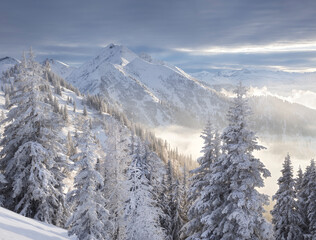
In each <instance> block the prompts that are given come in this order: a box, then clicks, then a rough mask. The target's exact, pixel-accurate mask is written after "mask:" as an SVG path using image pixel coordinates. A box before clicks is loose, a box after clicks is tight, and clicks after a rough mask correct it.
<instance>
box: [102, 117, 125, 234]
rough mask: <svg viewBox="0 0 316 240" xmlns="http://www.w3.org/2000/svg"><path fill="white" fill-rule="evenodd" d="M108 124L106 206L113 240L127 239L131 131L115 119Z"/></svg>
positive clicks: (105, 165) (104, 165)
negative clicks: (126, 216) (126, 219)
mask: <svg viewBox="0 0 316 240" xmlns="http://www.w3.org/2000/svg"><path fill="white" fill-rule="evenodd" d="M106 124H107V125H108V126H111V128H110V129H106V135H107V138H106V141H105V149H106V158H105V161H104V163H103V169H104V172H103V173H102V174H103V175H104V176H105V182H106V185H105V187H104V191H105V192H107V193H109V194H108V197H107V199H106V200H107V204H106V206H107V209H108V210H109V212H110V215H111V221H112V223H113V225H114V231H113V239H126V229H125V226H126V224H125V221H124V206H125V205H124V204H125V202H126V200H127V199H128V193H129V189H128V187H127V185H126V181H127V177H126V170H127V166H128V163H130V162H131V156H130V154H129V137H130V131H128V129H127V128H125V127H122V126H120V124H119V123H118V122H117V121H116V120H115V119H114V118H110V119H108V120H107V122H106Z"/></svg>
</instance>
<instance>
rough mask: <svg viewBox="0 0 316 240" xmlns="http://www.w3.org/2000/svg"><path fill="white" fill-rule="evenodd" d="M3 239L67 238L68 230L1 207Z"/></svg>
mask: <svg viewBox="0 0 316 240" xmlns="http://www.w3.org/2000/svg"><path fill="white" fill-rule="evenodd" d="M0 239H1V240H66V239H73V240H74V239H76V238H75V237H68V235H67V230H65V229H62V228H58V227H55V226H53V225H50V224H45V223H42V222H38V221H35V220H33V219H30V218H26V217H23V216H21V215H19V214H17V213H14V212H11V211H9V210H7V209H5V208H1V207H0Z"/></svg>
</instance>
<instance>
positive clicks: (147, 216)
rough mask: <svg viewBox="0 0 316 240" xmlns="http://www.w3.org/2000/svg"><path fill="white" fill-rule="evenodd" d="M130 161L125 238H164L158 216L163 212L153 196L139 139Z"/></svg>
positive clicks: (154, 239) (134, 239) (148, 172)
mask: <svg viewBox="0 0 316 240" xmlns="http://www.w3.org/2000/svg"><path fill="white" fill-rule="evenodd" d="M134 149H135V150H134V154H133V156H132V162H131V164H130V166H129V169H128V177H129V178H128V186H129V188H130V193H129V194H130V195H129V199H128V201H127V205H126V207H125V211H126V218H127V226H126V233H127V238H126V239H130V240H145V239H153V240H156V239H157V240H159V239H165V233H164V231H163V229H162V228H161V227H160V225H159V216H160V215H161V214H163V212H162V210H161V209H160V208H159V207H158V206H157V201H156V200H155V199H154V196H153V187H152V186H151V184H150V181H149V178H148V177H149V175H150V171H149V168H148V162H147V159H146V158H144V152H143V151H144V149H143V148H142V145H141V143H140V141H138V143H137V145H136V146H135V147H134Z"/></svg>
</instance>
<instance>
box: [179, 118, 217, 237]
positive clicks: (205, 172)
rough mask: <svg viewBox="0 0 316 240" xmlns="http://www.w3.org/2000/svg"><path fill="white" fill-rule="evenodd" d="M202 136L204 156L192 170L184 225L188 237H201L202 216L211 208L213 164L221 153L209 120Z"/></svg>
mask: <svg viewBox="0 0 316 240" xmlns="http://www.w3.org/2000/svg"><path fill="white" fill-rule="evenodd" d="M201 137H202V138H203V139H204V146H203V149H202V151H201V152H202V153H203V157H201V158H199V159H198V163H199V165H200V166H199V167H198V168H196V169H194V170H192V171H191V173H192V174H193V176H192V177H191V179H190V181H191V187H190V190H189V195H188V201H189V202H191V206H190V208H189V211H188V219H189V221H188V223H187V224H186V225H185V226H184V227H183V231H184V232H186V235H187V236H188V237H187V238H186V239H198V238H201V234H202V232H203V228H204V224H203V223H202V222H201V218H202V217H203V215H205V214H206V212H207V211H208V209H209V206H207V205H209V202H210V199H209V196H210V195H209V193H207V191H208V190H209V185H210V182H209V181H210V178H211V175H210V173H211V169H210V167H211V165H212V163H214V162H216V161H217V158H218V157H219V154H220V138H219V134H218V133H217V132H216V131H215V130H214V129H213V127H212V124H211V122H210V121H208V123H207V125H206V127H205V129H204V130H203V132H202V135H201Z"/></svg>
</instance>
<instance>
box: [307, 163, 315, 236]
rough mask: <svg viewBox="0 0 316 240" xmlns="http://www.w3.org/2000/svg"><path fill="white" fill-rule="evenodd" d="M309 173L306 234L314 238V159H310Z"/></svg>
mask: <svg viewBox="0 0 316 240" xmlns="http://www.w3.org/2000/svg"><path fill="white" fill-rule="evenodd" d="M309 167H310V170H309V171H310V173H309V174H308V175H309V176H308V184H307V188H308V191H309V195H308V201H307V219H308V234H309V237H310V239H312V240H315V239H316V166H315V161H314V159H313V160H311V164H310V166H309Z"/></svg>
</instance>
